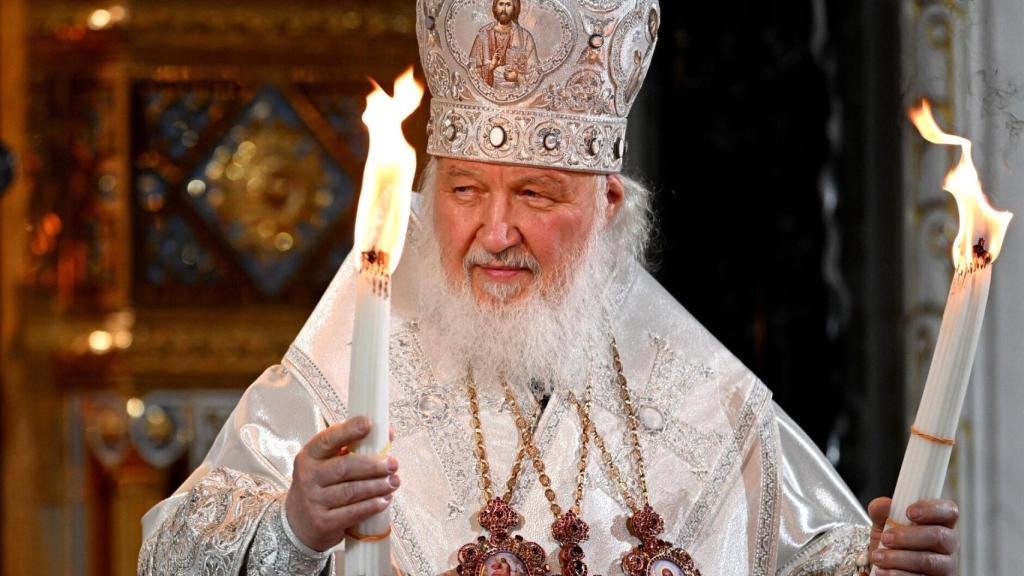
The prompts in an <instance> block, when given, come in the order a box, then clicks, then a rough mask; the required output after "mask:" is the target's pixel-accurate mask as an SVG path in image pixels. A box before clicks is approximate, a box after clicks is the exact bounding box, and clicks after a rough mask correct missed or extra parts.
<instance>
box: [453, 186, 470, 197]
mask: <svg viewBox="0 0 1024 576" xmlns="http://www.w3.org/2000/svg"><path fill="white" fill-rule="evenodd" d="M452 192H454V193H456V194H459V195H465V194H470V193H472V192H473V187H472V186H456V187H455V188H453V189H452Z"/></svg>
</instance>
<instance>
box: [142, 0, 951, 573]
mask: <svg viewBox="0 0 1024 576" xmlns="http://www.w3.org/2000/svg"><path fill="white" fill-rule="evenodd" d="M420 1H421V3H422V2H425V1H430V2H432V5H431V7H430V9H429V10H420V11H419V14H421V16H420V19H419V21H418V26H417V31H418V34H419V37H420V39H421V43H420V44H421V56H422V59H423V62H424V69H425V70H426V73H427V80H428V83H429V85H430V89H431V91H432V93H433V95H434V99H433V102H432V104H431V119H430V128H429V129H430V136H429V144H428V146H429V149H428V151H429V152H430V154H431V155H432V159H431V160H430V162H429V163H428V165H427V166H426V168H425V170H424V172H423V175H422V179H421V194H420V198H418V200H417V202H416V209H415V213H414V217H413V223H412V226H411V227H410V228H411V232H410V238H409V240H408V246H407V250H406V256H405V257H404V258H403V260H402V264H401V265H400V266H399V268H398V270H397V271H396V275H395V278H394V282H393V286H392V289H393V319H392V320H393V330H392V334H391V376H392V383H391V391H390V394H391V398H392V404H391V421H392V424H393V427H394V443H393V447H392V450H391V454H390V455H389V456H387V457H381V458H373V457H366V456H358V455H354V454H350V453H349V451H348V449H347V447H348V446H350V445H352V444H353V443H355V442H357V441H358V440H359V439H361V438H363V437H364V436H365V435H366V434H367V433H368V430H369V428H370V426H371V423H370V422H367V421H366V420H364V419H361V418H354V419H346V416H345V411H346V408H345V406H346V397H345V393H346V389H347V381H346V380H347V375H348V357H349V353H348V350H347V349H346V345H347V344H348V343H349V342H350V339H351V332H352V302H353V294H354V288H355V287H354V263H353V261H352V258H351V257H350V258H349V260H348V261H347V262H346V263H345V264H344V265H343V266H342V268H341V270H340V271H339V272H338V274H337V276H336V277H335V280H334V281H333V282H332V283H331V286H330V287H329V288H328V291H327V293H326V294H325V295H324V297H323V299H322V300H321V302H320V303H319V304H318V306H317V308H316V310H315V311H314V313H313V315H312V316H311V318H310V320H309V321H308V322H307V324H306V326H305V327H304V328H303V330H302V331H301V333H300V334H299V336H298V337H297V338H296V340H295V342H294V344H293V346H292V347H291V348H290V350H289V351H288V353H287V355H286V357H285V358H284V359H283V361H282V363H281V365H280V366H275V367H272V368H270V369H269V370H267V372H265V373H264V374H263V375H262V376H261V377H260V378H259V379H258V380H257V381H256V382H255V383H254V384H253V385H252V386H251V387H250V388H249V390H248V391H247V392H246V394H245V395H244V396H243V398H242V400H241V402H240V403H239V405H238V407H237V409H236V410H235V412H234V414H233V415H232V416H231V418H230V419H229V421H228V422H227V424H226V425H225V427H224V429H223V430H222V431H221V433H220V435H219V437H218V439H217V441H216V443H215V444H214V446H213V448H212V449H211V451H210V453H209V455H208V456H207V459H206V461H205V462H204V463H203V465H202V466H201V467H200V468H199V469H198V470H196V471H195V473H194V474H193V475H192V476H191V477H190V478H189V479H188V480H187V481H186V482H185V484H184V485H183V486H181V487H180V488H179V489H178V490H177V492H176V493H175V494H174V495H172V496H171V497H170V498H168V499H167V500H166V501H164V502H162V503H161V504H159V505H158V506H157V507H155V508H154V509H153V510H152V511H151V512H150V513H149V514H148V515H147V516H146V518H145V519H144V521H143V523H144V529H145V535H146V540H145V544H144V546H143V549H142V551H141V553H140V558H139V573H140V574H196V573H201V574H207V573H209V574H239V573H243V572H245V573H248V574H320V573H334V572H335V571H336V567H338V566H340V565H341V564H342V563H340V562H339V558H340V557H341V556H342V555H343V554H344V551H343V550H341V549H340V543H341V542H342V541H343V540H344V538H345V535H346V534H351V531H352V530H353V528H354V527H355V526H356V524H357V523H358V522H360V521H361V520H363V519H366V518H368V517H369V516H371V515H373V514H376V513H379V512H382V511H384V510H388V512H389V513H390V514H391V525H392V532H391V535H390V539H391V543H392V550H393V556H394V562H395V565H396V567H397V569H398V570H400V571H401V572H403V573H407V574H416V575H430V574H441V573H446V572H448V571H454V572H457V573H459V574H466V575H469V574H473V575H477V574H480V575H486V574H494V573H520V574H529V575H538V574H547V573H548V571H549V570H550V571H554V572H557V573H561V574H578V575H582V574H587V573H603V574H620V573H624V574H628V575H629V576H640V575H644V576H647V575H656V574H673V575H679V576H682V575H694V574H701V573H702V574H706V575H711V574H713V575H716V576H718V575H730V576H740V575H745V574H746V575H749V574H840V575H853V574H861V573H864V572H866V571H867V570H868V568H869V561H870V562H871V563H873V564H874V566H875V567H876V568H878V570H877V573H878V574H935V575H944V574H952V573H953V572H954V570H955V564H954V561H953V554H954V553H955V551H956V547H957V543H958V541H957V538H956V536H955V533H954V532H953V526H954V525H955V523H956V520H957V510H956V506H955V505H954V504H953V503H952V502H948V501H930V502H919V503H916V504H915V505H914V506H912V507H911V509H910V511H909V516H910V518H911V519H912V520H913V521H914V522H915V524H914V525H911V526H896V527H893V528H891V529H890V530H888V531H887V532H885V534H884V535H883V533H882V528H883V526H884V523H885V519H886V516H887V508H888V501H887V499H884V498H883V499H878V500H876V501H875V502H873V503H872V506H871V507H870V509H869V512H870V516H871V518H872V520H873V521H874V527H873V528H871V527H869V526H868V518H867V516H866V515H865V514H864V512H863V511H862V510H861V509H860V507H859V505H858V503H857V502H856V500H855V499H854V498H853V496H852V495H851V494H850V493H849V491H848V489H847V488H846V487H845V486H844V485H843V483H842V481H841V480H840V479H839V478H838V476H837V475H836V473H835V472H834V470H832V468H831V467H830V466H829V465H828V463H827V462H826V461H825V460H824V458H823V457H822V456H821V454H820V453H819V452H818V450H817V449H816V448H815V447H814V446H813V444H812V443H811V442H810V441H809V440H808V439H807V437H806V436H805V435H804V434H803V433H802V432H801V431H800V429H799V428H798V427H797V426H796V424H794V423H793V422H792V421H791V420H790V419H789V418H788V417H787V416H786V415H785V414H784V413H783V412H782V411H781V410H780V409H779V408H778V407H777V406H776V405H775V404H774V403H773V402H772V400H771V395H770V393H769V391H768V390H767V389H766V388H765V387H764V386H763V385H762V384H761V383H760V382H759V381H758V380H757V378H756V377H755V376H754V375H753V374H751V373H750V372H749V371H748V370H747V369H746V368H745V367H743V366H742V365H741V364H740V363H739V362H738V361H737V360H736V359H735V358H734V357H733V356H732V355H730V354H729V352H728V351H726V350H725V349H723V347H722V346H721V345H720V344H719V343H718V342H717V341H715V339H714V338H713V337H712V336H711V335H710V334H708V333H707V332H706V331H705V330H704V329H703V328H702V327H701V326H700V325H699V324H698V323H697V322H696V321H695V320H694V319H693V318H692V317H691V316H690V315H689V314H688V313H687V312H686V311H685V310H684V309H683V308H682V307H681V306H680V305H679V304H678V303H677V302H675V301H674V300H673V299H672V297H671V296H669V295H668V294H667V293H666V292H665V291H664V289H662V288H661V286H660V285H658V283H657V282H656V281H655V280H654V279H653V278H652V277H651V276H650V275H649V274H648V273H647V272H646V271H645V270H644V268H643V254H644V251H645V248H646V242H647V237H648V234H649V232H650V227H651V224H650V208H649V203H650V194H649V192H648V191H647V190H646V189H645V188H644V187H643V186H641V185H639V184H638V183H637V182H635V181H633V180H631V179H629V178H627V177H625V176H622V175H620V174H619V171H620V170H621V166H622V156H623V152H624V150H623V138H624V135H625V124H626V116H627V114H628V111H629V108H630V106H631V104H632V95H629V96H627V95H626V94H625V92H626V89H625V87H626V85H627V84H628V83H629V80H630V78H636V77H639V78H641V79H642V77H643V75H644V72H645V71H646V67H647V65H648V64H649V58H650V54H651V53H652V52H653V44H654V42H655V39H656V30H649V28H650V27H651V26H652V24H651V23H652V22H653V23H655V24H654V25H653V26H654V27H655V28H656V23H657V22H660V21H661V19H660V12H659V10H660V7H659V5H658V2H657V0H640V1H636V0H629V1H624V0H577V1H573V2H563V1H561V0H558V1H556V0H533V1H532V2H528V0H524V1H523V14H524V15H525V14H527V13H528V14H529V18H530V21H529V26H530V27H531V29H533V30H534V32H535V33H537V34H543V37H544V38H546V39H548V40H549V41H548V42H546V43H544V45H543V46H542V48H539V51H540V53H539V54H538V73H539V76H538V80H537V82H536V85H535V86H534V87H532V88H530V90H532V91H533V92H532V93H531V94H528V95H527V96H525V97H524V98H521V99H518V100H516V101H515V102H514V103H506V102H504V101H497V100H495V99H494V98H491V97H490V96H488V94H489V92H488V91H487V89H486V88H485V87H482V86H478V85H476V84H472V85H467V84H466V83H465V82H464V81H463V80H462V79H463V78H467V77H470V78H471V77H472V76H471V74H470V72H469V68H470V67H471V66H472V62H471V61H470V60H469V59H468V58H467V57H466V54H468V52H469V49H470V48H471V46H472V43H473V41H474V38H475V37H476V26H478V24H476V23H477V22H479V21H480V19H481V18H484V17H486V16H487V14H488V13H489V11H490V10H491V4H492V2H491V0H477V1H475V2H474V1H466V0H420ZM421 8H423V7H422V6H421ZM528 8H529V10H528ZM598 17H600V18H602V19H605V20H608V19H610V20H611V21H613V23H614V26H610V27H607V26H602V27H601V28H600V31H592V30H591V29H590V28H588V27H587V26H588V24H586V23H587V22H592V21H593V20H594V19H596V18H598ZM435 30H443V31H445V33H444V34H441V35H439V37H440V38H441V41H429V42H428V41H426V39H427V38H428V37H429V38H431V39H432V40H433V39H436V38H438V36H435V35H434V32H435ZM609 30H611V31H610V32H608V31H609ZM604 34H608V37H607V38H606V37H604ZM638 53H639V54H641V55H647V56H644V57H643V58H642V59H641V61H640V62H639V63H636V64H635V65H634V55H635V54H638ZM584 54H585V55H586V57H585V58H584V57H581V55H584ZM634 66H640V67H642V68H641V69H635V68H634ZM670 218H671V215H664V219H665V220H669V219H670ZM399 465H401V470H402V476H401V479H400V478H399V474H398V471H399ZM879 540H881V541H882V542H883V543H884V545H885V546H884V548H882V547H879V546H878V545H879ZM349 576H352V575H349Z"/></svg>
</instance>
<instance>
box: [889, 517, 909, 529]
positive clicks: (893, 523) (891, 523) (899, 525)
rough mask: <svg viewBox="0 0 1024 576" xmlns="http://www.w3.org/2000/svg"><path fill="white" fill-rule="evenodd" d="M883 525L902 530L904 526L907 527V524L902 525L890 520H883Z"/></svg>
mask: <svg viewBox="0 0 1024 576" xmlns="http://www.w3.org/2000/svg"><path fill="white" fill-rule="evenodd" d="M885 525H886V526H896V527H897V528H903V527H905V526H908V524H904V523H902V522H897V521H895V520H893V519H892V518H886V519H885Z"/></svg>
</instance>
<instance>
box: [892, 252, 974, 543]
mask: <svg viewBox="0 0 1024 576" xmlns="http://www.w3.org/2000/svg"><path fill="white" fill-rule="evenodd" d="M991 281H992V266H990V265H987V264H985V265H981V266H979V267H976V268H974V269H967V270H959V271H957V272H956V274H955V276H954V278H953V285H952V286H951V287H950V289H949V298H948V299H947V300H946V309H945V310H944V311H943V314H942V325H941V326H940V327H939V337H938V340H937V341H936V344H935V353H934V355H933V357H932V363H931V366H930V367H929V369H928V379H927V380H926V383H925V387H924V394H923V395H922V397H921V404H920V406H919V407H918V410H917V417H916V418H915V419H914V426H913V428H912V429H911V436H910V442H909V443H908V444H907V452H906V455H905V456H904V457H903V466H902V467H901V468H900V476H899V480H897V482H896V491H895V492H894V493H893V502H892V510H891V511H890V512H889V519H890V521H891V522H894V523H896V524H900V525H906V524H909V522H910V521H909V520H908V519H907V507H908V506H910V505H911V504H913V503H914V502H917V501H918V500H924V499H931V498H938V497H939V496H940V495H941V493H942V485H943V484H944V482H945V480H946V469H947V467H948V466H949V458H950V456H951V455H952V453H953V441H954V438H955V437H956V429H957V424H958V423H959V422H960V409H961V408H962V407H963V403H964V396H965V395H966V394H967V383H968V382H969V380H970V376H971V366H972V365H973V364H974V355H975V351H976V350H977V348H978V337H979V336H980V335H981V323H982V319H983V318H984V316H985V305H986V304H987V302H988V291H989V286H990V285H991Z"/></svg>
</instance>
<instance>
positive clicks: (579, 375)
mask: <svg viewBox="0 0 1024 576" xmlns="http://www.w3.org/2000/svg"><path fill="white" fill-rule="evenodd" d="M424 200H426V201H427V202H430V201H432V200H433V198H431V197H429V196H428V197H426V198H424ZM428 212H429V210H428ZM432 225H433V218H432V217H431V216H430V215H429V214H423V215H422V219H421V220H420V225H419V226H417V227H416V229H415V230H410V232H411V233H412V234H413V241H412V242H410V243H409V244H410V248H409V249H410V251H411V254H409V256H411V259H413V260H414V261H415V262H416V263H417V265H416V272H415V273H414V277H415V278H416V281H417V282H418V285H419V290H418V300H419V302H418V305H419V310H420V314H419V316H420V321H421V326H422V328H423V330H424V334H425V335H428V337H429V338H432V339H437V340H438V343H437V344H436V345H434V346H430V347H429V348H431V349H433V351H434V353H433V354H431V356H433V357H432V358H431V359H432V361H433V362H434V363H435V364H436V365H437V366H436V367H437V368H439V369H440V371H442V372H444V373H449V374H460V373H465V371H466V369H467V368H471V369H472V371H473V375H474V378H475V379H476V381H477V383H478V385H480V386H481V387H489V386H491V385H497V384H498V383H499V382H500V380H499V379H500V378H501V377H502V376H503V377H504V378H506V379H507V381H508V382H509V383H510V384H513V385H514V386H516V387H517V388H518V387H520V386H524V385H531V382H532V383H533V387H534V388H536V384H537V383H538V381H539V382H540V383H543V384H544V385H545V386H560V387H568V388H571V389H577V390H578V389H580V388H581V387H582V386H584V384H585V382H586V379H587V378H588V376H590V372H591V371H592V370H593V368H592V366H593V357H594V356H595V353H596V354H602V355H603V353H604V352H605V351H606V349H607V346H608V338H609V328H608V326H607V320H606V318H607V315H606V310H605V295H606V294H607V293H608V288H609V287H610V284H611V281H612V278H613V276H614V274H613V271H614V269H615V259H614V253H615V252H614V250H613V246H612V244H613V242H612V241H611V239H610V237H609V235H608V234H607V233H606V231H605V229H604V228H602V227H601V226H599V225H595V226H594V227H593V228H592V232H591V233H590V236H589V238H588V239H587V240H586V242H585V244H584V246H583V248H582V249H581V250H579V254H578V255H575V256H570V257H568V266H569V267H570V269H569V270H564V271H553V270H542V271H541V274H540V275H539V276H534V277H533V279H532V281H533V282H536V283H541V282H544V283H546V284H547V285H548V286H547V289H546V290H543V291H542V290H538V289H536V288H534V289H531V290H530V291H529V294H528V295H526V296H523V297H521V298H520V299H518V300H514V301H512V302H503V301H501V295H500V293H499V290H498V289H497V287H491V288H493V289H487V288H486V287H485V291H487V292H488V293H490V294H491V296H493V297H495V298H494V300H493V301H491V302H480V301H478V300H477V298H475V297H474V295H473V292H472V290H471V288H470V285H469V277H468V273H466V274H463V275H462V276H461V277H459V278H450V277H449V275H447V274H446V273H445V272H444V267H443V266H442V264H441V248H440V246H439V244H438V242H437V237H436V235H435V234H434V230H433V227H432ZM548 276H553V277H552V278H546V277H548ZM546 280H550V281H546Z"/></svg>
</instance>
